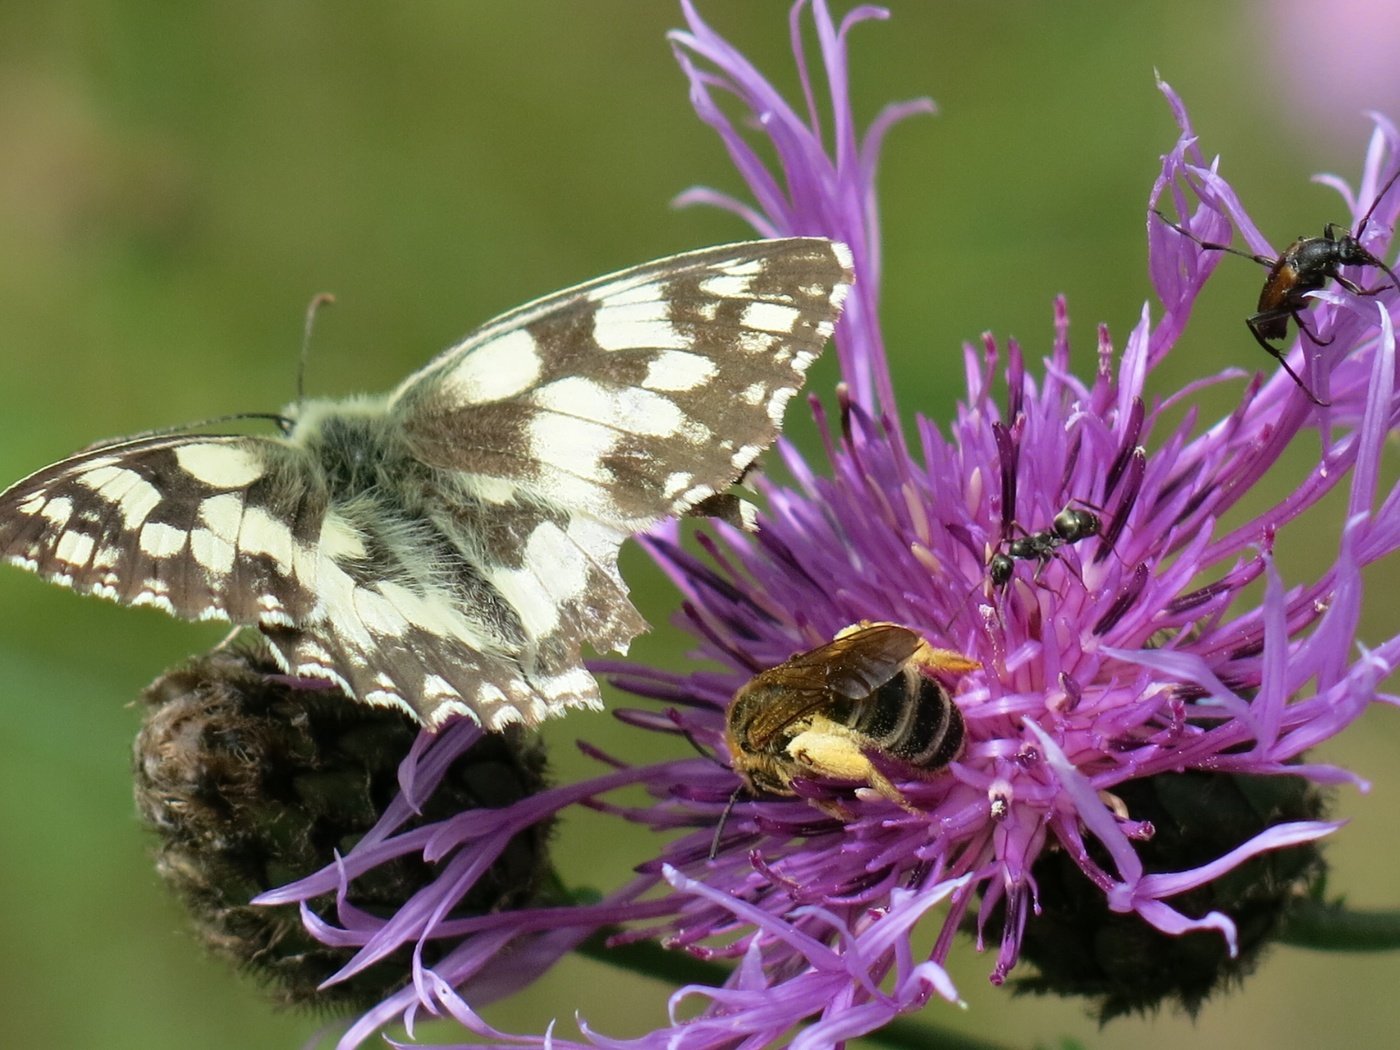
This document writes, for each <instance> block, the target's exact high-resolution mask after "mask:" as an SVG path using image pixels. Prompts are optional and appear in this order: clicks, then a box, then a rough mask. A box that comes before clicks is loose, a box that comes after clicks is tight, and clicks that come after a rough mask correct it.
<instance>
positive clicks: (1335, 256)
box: [1152, 171, 1400, 407]
mask: <svg viewBox="0 0 1400 1050" xmlns="http://www.w3.org/2000/svg"><path fill="white" fill-rule="evenodd" d="M1397 179H1400V171H1397V172H1396V173H1395V174H1394V175H1392V176H1391V177H1390V180H1389V181H1388V182H1387V183H1386V184H1385V185H1384V186H1382V187H1381V191H1380V192H1379V193H1377V194H1376V197H1375V199H1374V200H1373V201H1372V202H1371V206H1370V207H1369V208H1367V209H1366V214H1365V215H1363V216H1362V217H1361V222H1360V224H1359V225H1358V226H1357V227H1356V232H1355V233H1351V232H1350V231H1342V230H1341V229H1340V228H1339V227H1338V226H1337V224H1336V223H1332V222H1329V223H1328V224H1327V225H1326V226H1324V227H1323V229H1322V236H1321V237H1299V238H1298V239H1297V240H1296V241H1294V242H1293V243H1292V244H1290V245H1289V246H1288V247H1287V248H1285V249H1284V250H1283V252H1282V253H1281V254H1280V255H1279V257H1278V258H1277V259H1271V258H1269V257H1268V256H1267V255H1252V254H1250V253H1249V252H1242V251H1240V250H1239V249H1238V248H1231V247H1230V246H1229V245H1228V244H1216V243H1214V242H1212V241H1203V240H1201V239H1200V238H1199V237H1197V236H1196V235H1195V234H1194V233H1192V232H1191V231H1189V230H1187V229H1185V228H1184V227H1181V226H1178V225H1177V224H1176V223H1174V222H1172V221H1171V220H1170V219H1168V218H1167V217H1166V216H1165V215H1163V214H1162V213H1161V212H1160V211H1158V210H1157V209H1156V208H1153V209H1152V212H1153V214H1154V215H1156V216H1157V218H1159V219H1161V220H1162V221H1163V222H1164V223H1166V224H1167V225H1168V226H1170V227H1171V228H1172V229H1174V230H1175V231H1176V232H1177V233H1180V234H1182V235H1183V236H1185V237H1189V238H1190V239H1191V240H1193V241H1195V242H1196V243H1197V244H1199V245H1200V246H1201V247H1202V248H1204V249H1206V250H1207V251H1213V252H1229V253H1230V254H1231V255H1238V256H1240V257H1241V258H1243V259H1252V260H1253V261H1254V262H1257V263H1258V264H1259V265H1260V266H1267V267H1268V268H1269V276H1268V277H1266V278H1264V288H1263V290H1262V291H1260V293H1259V306H1258V308H1257V312H1256V313H1254V314H1251V315H1250V316H1249V317H1246V318H1245V322H1244V323H1245V324H1246V325H1248V326H1249V331H1250V333H1251V334H1252V335H1253V336H1254V338H1255V341H1256V342H1258V343H1259V345H1260V346H1262V347H1263V348H1264V349H1265V350H1266V351H1268V353H1269V354H1270V355H1271V356H1272V357H1273V358H1274V359H1275V360H1276V361H1278V363H1279V364H1281V365H1283V370H1284V371H1285V372H1287V373H1288V375H1289V376H1290V377H1291V378H1292V380H1293V382H1295V383H1297V384H1298V389H1300V390H1302V391H1303V393H1305V394H1307V395H1308V400H1309V401H1311V402H1312V403H1313V404H1315V405H1318V406H1321V407H1326V406H1327V404H1328V402H1326V401H1321V400H1319V399H1318V397H1317V395H1316V394H1314V393H1313V392H1312V390H1310V389H1309V388H1308V385H1307V384H1306V383H1304V382H1303V380H1302V379H1301V378H1299V376H1298V373H1297V372H1295V371H1293V368H1292V366H1291V365H1289V363H1288V359H1287V358H1286V357H1285V356H1284V353H1283V351H1282V350H1280V349H1279V348H1278V347H1275V346H1273V345H1272V344H1270V343H1269V340H1270V339H1283V338H1285V337H1286V336H1287V335H1288V319H1289V318H1290V317H1291V318H1292V319H1293V320H1294V321H1295V322H1296V323H1297V325H1298V329H1299V331H1301V332H1302V333H1303V334H1304V335H1306V336H1307V337H1308V338H1309V339H1311V340H1312V341H1313V343H1315V344H1316V345H1317V346H1327V345H1328V344H1329V343H1331V342H1332V340H1330V339H1329V340H1327V342H1323V341H1322V340H1320V339H1318V337H1317V336H1316V335H1314V334H1313V333H1312V332H1310V331H1309V330H1308V327H1307V325H1305V324H1304V323H1303V311H1304V310H1306V309H1307V308H1308V306H1310V305H1311V303H1312V300H1311V299H1309V298H1308V297H1307V293H1308V292H1316V291H1319V290H1321V289H1322V288H1324V287H1326V285H1327V281H1328V280H1329V279H1330V280H1334V281H1336V282H1337V283H1338V284H1340V285H1341V286H1342V287H1343V288H1345V289H1346V290H1347V291H1349V292H1351V293H1352V295H1376V294H1377V293H1379V292H1380V291H1382V290H1383V289H1384V285H1382V286H1380V287H1377V288H1362V287H1361V286H1360V285H1359V284H1357V283H1356V282H1355V281H1352V280H1349V279H1348V278H1346V277H1343V276H1342V273H1341V268H1342V267H1343V266H1375V267H1377V268H1378V269H1380V270H1382V271H1384V272H1385V275H1386V276H1387V277H1389V278H1390V283H1391V284H1392V285H1393V286H1394V287H1395V289H1396V291H1400V278H1397V277H1396V276H1395V273H1394V271H1393V270H1391V268H1390V267H1389V266H1387V265H1386V264H1385V263H1384V262H1383V261H1381V260H1380V259H1378V258H1377V257H1376V256H1374V255H1372V254H1371V253H1370V252H1369V251H1367V250H1366V249H1365V248H1364V247H1362V245H1361V237H1362V235H1363V234H1364V233H1365V232H1366V225H1367V223H1369V222H1370V221H1371V214H1372V213H1373V212H1374V211H1375V210H1376V205H1378V204H1379V203H1380V202H1381V198H1383V197H1384V196H1385V195H1386V194H1387V193H1389V192H1390V188H1391V187H1392V186H1394V185H1395V182H1396V180H1397Z"/></svg>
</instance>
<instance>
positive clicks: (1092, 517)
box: [987, 507, 1103, 588]
mask: <svg viewBox="0 0 1400 1050" xmlns="http://www.w3.org/2000/svg"><path fill="white" fill-rule="evenodd" d="M1102 528H1103V523H1102V522H1101V521H1100V520H1099V516H1098V515H1097V514H1095V513H1093V512H1092V511H1087V510H1081V509H1080V508H1078V507H1066V508H1065V509H1064V510H1062V511H1060V513H1058V514H1056V515H1055V517H1054V519H1053V520H1052V521H1051V522H1050V527H1049V528H1048V529H1045V530H1043V531H1041V532H1030V533H1027V534H1026V535H1024V536H1019V537H1017V538H1016V539H1014V540H1004V541H1003V543H1005V545H1006V549H1005V550H1004V551H998V552H997V553H996V554H993V555H992V557H991V560H990V561H988V562H987V576H988V578H990V579H991V581H992V586H993V587H997V588H1001V587H1005V586H1006V584H1007V583H1009V582H1010V580H1011V574H1012V572H1014V571H1015V569H1016V562H1017V561H1032V560H1034V561H1038V562H1039V563H1040V565H1039V567H1037V569H1036V576H1037V577H1039V575H1040V569H1042V568H1044V567H1045V564H1046V562H1048V561H1049V560H1050V559H1051V558H1053V557H1054V556H1055V552H1056V551H1057V550H1059V549H1060V548H1061V547H1063V546H1064V545H1065V544H1066V543H1078V542H1079V541H1080V540H1083V539H1087V538H1088V537H1090V536H1097V535H1098V534H1099V532H1100V530H1101V529H1102Z"/></svg>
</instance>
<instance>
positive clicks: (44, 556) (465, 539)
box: [0, 238, 851, 729]
mask: <svg viewBox="0 0 1400 1050" xmlns="http://www.w3.org/2000/svg"><path fill="white" fill-rule="evenodd" d="M850 280H851V274H850V260H849V253H848V252H847V251H846V249H845V248H844V246H841V245H836V244H833V243H832V242H829V241H825V240H821V239H817V238H792V239H788V240H780V241H759V242H752V243H749V244H739V245H727V246H722V247H720V248H712V249H705V250H702V251H700V252H691V253H688V254H686V255H681V256H674V257H671V258H669V259H662V260H658V261H657V262H655V263H651V264H647V265H645V266H641V267H637V268H634V269H632V270H628V271H624V272H623V273H621V274H618V275H614V276H612V277H608V278H602V279H600V280H598V281H594V282H591V283H589V284H585V285H582V286H579V287H578V288H575V289H570V290H567V291H565V292H561V293H558V294H556V295H554V296H549V297H546V298H545V299H541V300H539V301H537V302H535V303H531V304H527V305H526V306H523V307H520V308H519V309H517V310H515V311H512V312H511V313H509V314H506V315H504V316H503V317H501V318H498V319H497V320H496V321H493V322H490V323H488V324H487V325H485V326H483V327H482V328H480V329H478V330H477V331H476V332H474V333H472V334H471V335H469V336H468V337H467V338H466V339H465V340H464V341H463V342H462V343H461V344H459V345H458V346H455V347H453V348H450V349H449V350H447V351H445V352H444V353H442V354H441V355H439V356H438V357H437V358H435V359H434V360H433V361H431V362H430V363H429V364H428V365H426V366H425V367H424V368H422V369H420V370H419V371H418V372H416V373H414V374H413V375H411V376H409V377H408V378H407V379H406V380H404V382H403V383H401V384H400V385H399V386H398V387H397V388H396V389H395V390H394V391H392V392H391V393H389V394H388V395H383V396H379V397H357V398H350V399H347V400H343V401H329V400H311V401H305V402H302V403H300V404H298V405H294V406H291V407H290V408H289V409H287V410H286V413H285V417H286V418H285V424H286V425H285V427H284V429H283V432H282V433H279V434H271V435H253V434H219V435H208V434H199V433H193V432H177V433H153V434H149V435H144V436H137V437H134V438H129V439H122V440H119V441H115V442H109V443H104V444H100V445H96V446H92V447H90V448H88V449H86V450H84V451H82V452H79V453H78V454H76V455H74V456H72V457H70V458H68V459H65V460H63V461H61V462H59V463H57V464H54V465H53V466H51V467H48V468H45V469H44V470H41V471H39V472H38V473H36V474H34V475H32V476H30V477H29V478H26V479H25V480H23V481H21V482H19V483H18V484H16V485H14V486H12V487H11V488H10V489H8V490H7V491H6V492H4V493H3V494H0V558H3V559H4V560H7V561H10V562H12V563H15V564H19V565H21V566H22V567H24V568H27V569H30V570H31V571H35V572H38V573H39V574H40V575H42V576H45V577H46V578H48V579H50V580H52V581H53V582H57V583H60V584H64V585H66V586H70V587H72V588H74V589H75V590H78V591H82V592H85V593H92V594H97V595H100V596H102V597H106V598H111V599H114V600H116V601H119V602H123V603H125V604H131V605H143V604H144V605H154V606H156V607H158V608H161V609H163V610H165V611H166V612H169V613H172V614H173V615H177V616H181V617H184V618H187V619H226V620H230V621H232V622H234V623H236V624H247V625H250V626H256V627H257V628H258V629H259V630H261V631H262V632H263V634H264V635H266V637H267V639H268V641H269V642H270V643H271V645H272V647H273V649H274V651H275V653H276V655H277V656H278V658H279V659H280V660H281V661H282V662H283V663H284V664H285V665H286V667H287V669H288V671H289V672H291V673H293V674H296V675H301V676H305V677H310V678H321V679H329V680H330V681H332V682H334V683H336V684H337V685H339V686H341V687H342V688H343V689H345V690H346V691H347V692H348V693H350V694H352V695H353V696H355V697H357V698H358V699H360V700H362V701H365V702H369V703H379V704H391V705H396V706H401V707H403V708H404V709H405V710H407V711H408V712H410V713H412V714H413V715H414V716H416V717H418V718H420V719H421V720H422V721H424V722H425V723H426V724H428V725H430V726H435V725H439V724H441V723H442V722H443V721H444V720H446V719H447V718H449V717H451V716H452V715H456V714H462V715H468V716H470V717H472V718H475V719H477V720H479V721H481V722H482V723H483V724H484V725H485V726H486V727H487V728H490V729H496V728H500V727H502V726H504V725H505V724H508V723H510V722H513V721H524V722H527V723H534V722H538V721H540V720H541V719H543V718H545V717H548V716H550V715H553V714H557V713H560V712H561V711H563V710H565V709H567V708H569V707H576V706H583V707H596V706H598V704H599V701H598V691H597V684H596V682H595V681H594V680H593V678H592V676H591V675H590V674H589V673H588V671H587V670H586V668H585V667H584V666H583V663H582V648H581V647H582V646H583V645H585V644H586V645H588V646H590V647H592V648H594V649H597V650H607V649H625V648H626V645H627V643H628V642H629V641H630V640H631V639H632V638H633V637H634V636H635V635H636V634H637V633H639V632H640V631H642V630H644V629H645V627H646V624H645V622H644V621H643V619H642V618H641V616H640V615H639V614H638V613H637V611H636V610H635V609H634V608H633V606H632V604H631V602H630V601H629V599H628V597H627V588H626V585H625V584H624V582H623V580H622V578H621V576H620V574H619V573H618V569H617V552H618V548H619V546H620V545H621V543H622V542H623V541H624V540H625V539H626V538H627V537H628V536H630V535H632V534H634V533H636V532H638V531H641V530H643V529H646V528H649V527H651V526H653V525H655V524H656V523H657V522H659V521H661V520H662V519H664V518H665V517H668V516H671V515H675V514H681V513H685V512H686V511H687V510H689V509H690V508H692V507H694V506H696V505H697V504H701V503H703V502H704V501H705V500H707V499H710V498H712V497H714V496H715V495H716V494H717V493H722V492H723V491H724V489H726V488H727V487H728V486H729V484H730V483H732V482H733V481H734V480H735V479H737V478H738V477H739V476H740V475H741V474H742V473H743V472H744V471H745V470H746V469H748V468H749V467H750V466H751V465H752V463H753V460H754V459H755V458H756V456H757V455H758V454H759V453H760V452H761V451H762V450H763V449H764V448H766V447H767V445H768V444H770V443H771V441H772V440H773V438H774V437H775V436H776V433H777V430H778V427H779V425H780V423H781V418H782V410H783V407H784V405H785V404H786V402H787V400H788V399H789V398H790V397H791V395H792V394H793V393H794V392H795V391H796V389H797V388H798V386H800V384H801V382H802V378H803V373H804V372H805V369H806V367H807V365H808V364H809V363H810V361H811V360H812V359H814V358H815V356H816V355H817V353H818V352H819V351H820V349H821V347H822V345H823V344H824V343H825V341H826V339H827V338H828V337H829V336H830V334H831V330H832V326H833V324H834V322H835V319H836V316H837V315H838V314H839V311H840V307H841V301H842V298H843V296H844V294H845V290H846V288H847V287H848V286H849V282H850Z"/></svg>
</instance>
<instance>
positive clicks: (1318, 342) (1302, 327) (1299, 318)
mask: <svg viewBox="0 0 1400 1050" xmlns="http://www.w3.org/2000/svg"><path fill="white" fill-rule="evenodd" d="M1293 320H1295V321H1296V322H1298V331H1300V332H1302V333H1303V334H1304V335H1305V336H1307V337H1308V338H1309V339H1310V340H1311V341H1312V344H1313V345H1314V346H1331V345H1332V339H1328V340H1326V341H1325V342H1324V341H1323V340H1322V339H1320V338H1318V334H1317V332H1315V331H1314V330H1312V329H1311V328H1309V327H1308V326H1307V325H1306V324H1304V323H1303V313H1302V311H1301V310H1300V311H1299V312H1298V313H1296V314H1294V315H1293ZM1333 338H1334V339H1335V338H1336V337H1335V336H1334V337H1333Z"/></svg>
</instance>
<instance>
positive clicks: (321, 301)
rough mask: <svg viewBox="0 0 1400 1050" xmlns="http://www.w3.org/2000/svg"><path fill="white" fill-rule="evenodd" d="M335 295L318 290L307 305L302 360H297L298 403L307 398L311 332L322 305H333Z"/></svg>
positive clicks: (302, 336)
mask: <svg viewBox="0 0 1400 1050" xmlns="http://www.w3.org/2000/svg"><path fill="white" fill-rule="evenodd" d="M334 303H335V296H333V295H332V294H331V293H330V292H317V293H316V294H315V295H313V296H312V297H311V302H310V303H308V304H307V306H306V327H305V328H304V329H303V330H302V333H301V360H300V361H298V362H297V404H298V405H300V404H301V403H302V402H303V401H305V400H306V360H307V358H309V357H310V356H311V332H312V330H313V329H314V328H315V327H316V315H317V314H318V313H320V311H321V307H323V306H332V305H334Z"/></svg>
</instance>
